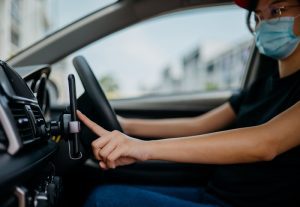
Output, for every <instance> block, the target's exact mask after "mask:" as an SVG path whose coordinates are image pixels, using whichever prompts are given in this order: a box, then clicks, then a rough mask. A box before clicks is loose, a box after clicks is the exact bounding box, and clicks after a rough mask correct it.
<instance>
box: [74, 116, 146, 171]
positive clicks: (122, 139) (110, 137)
mask: <svg viewBox="0 0 300 207" xmlns="http://www.w3.org/2000/svg"><path fill="white" fill-rule="evenodd" d="M77 115H78V118H79V119H80V120H81V121H82V122H83V123H84V124H85V125H86V126H87V127H88V128H90V129H91V130H92V131H93V132H94V133H95V134H97V135H98V136H99V138H98V139H96V140H94V141H93V142H92V150H93V154H94V156H95V158H96V159H97V160H99V165H100V167H101V168H103V169H108V168H116V167H117V166H122V165H128V164H131V163H134V162H136V161H138V160H141V161H144V160H146V159H147V153H146V150H145V144H146V141H142V140H138V139H135V138H132V137H129V136H127V135H125V134H123V133H121V132H119V131H116V130H115V131H112V132H110V131H107V130H105V129H104V128H102V127H101V126H99V125H97V124H96V123H95V122H93V121H91V120H90V119H89V118H87V117H86V116H85V115H83V114H82V113H81V112H79V111H77Z"/></svg>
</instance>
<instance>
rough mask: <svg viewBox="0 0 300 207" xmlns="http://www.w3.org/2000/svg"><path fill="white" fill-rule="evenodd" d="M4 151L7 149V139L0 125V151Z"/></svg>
mask: <svg viewBox="0 0 300 207" xmlns="http://www.w3.org/2000/svg"><path fill="white" fill-rule="evenodd" d="M6 149H7V138H6V135H5V133H4V130H3V128H2V126H1V124H0V151H4V150H6Z"/></svg>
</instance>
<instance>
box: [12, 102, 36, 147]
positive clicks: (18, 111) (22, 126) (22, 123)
mask: <svg viewBox="0 0 300 207" xmlns="http://www.w3.org/2000/svg"><path fill="white" fill-rule="evenodd" d="M10 110H11V113H12V115H13V117H14V119H15V121H16V125H17V128H18V130H19V134H20V137H21V140H22V142H23V144H28V143H30V142H32V141H33V140H34V133H33V130H32V126H31V123H30V120H29V117H28V115H27V113H26V110H25V105H24V104H21V103H13V104H10Z"/></svg>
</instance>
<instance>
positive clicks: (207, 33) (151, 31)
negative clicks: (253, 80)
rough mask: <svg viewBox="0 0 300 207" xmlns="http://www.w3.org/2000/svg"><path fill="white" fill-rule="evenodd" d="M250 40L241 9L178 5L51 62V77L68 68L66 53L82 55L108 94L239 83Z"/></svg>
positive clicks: (155, 92)
mask: <svg viewBox="0 0 300 207" xmlns="http://www.w3.org/2000/svg"><path fill="white" fill-rule="evenodd" d="M251 45H252V36H251V34H250V32H249V31H248V30H247V28H246V25H245V13H244V12H243V11H242V10H241V9H239V8H237V7H235V6H219V7H214V8H201V9H193V10H189V11H181V12H176V13H172V14H168V15H164V16H161V17H157V18H153V19H151V20H148V21H144V22H142V23H139V24H136V25H134V26H131V27H129V28H127V29H124V30H122V31H119V32H117V33H115V34H112V35H110V36H108V37H106V38H103V39H101V40H99V41H97V42H95V43H93V44H91V45H89V46H87V47H85V48H83V49H81V50H80V51H77V52H75V53H74V54H72V55H70V56H69V57H67V58H66V59H64V60H62V61H60V62H59V63H57V64H55V65H53V69H54V70H53V74H52V80H53V81H54V82H56V83H57V84H58V85H59V83H61V80H59V77H62V76H61V75H60V74H61V73H65V74H67V73H68V72H69V71H70V70H73V66H72V64H71V59H72V58H73V57H74V56H76V55H83V56H85V57H86V59H87V60H88V62H89V63H90V65H91V67H92V68H93V72H94V74H95V76H96V78H97V79H98V80H99V83H100V84H101V86H102V87H103V89H104V91H105V93H106V95H107V96H108V98H109V99H123V98H137V97H143V96H156V95H173V94H181V93H192V92H197V93H204V92H210V91H220V90H233V89H238V88H240V87H241V81H242V79H243V77H244V74H245V68H246V67H245V66H246V62H247V60H248V58H249V54H250V48H251ZM59 87H62V88H64V87H65V86H59ZM81 87H82V86H79V89H78V90H79V91H81V92H82V91H83V90H82V88H81ZM66 92H67V91H66ZM62 97H63V96H62ZM65 97H67V96H65ZM60 101H62V102H63V101H64V100H63V99H61V100H60Z"/></svg>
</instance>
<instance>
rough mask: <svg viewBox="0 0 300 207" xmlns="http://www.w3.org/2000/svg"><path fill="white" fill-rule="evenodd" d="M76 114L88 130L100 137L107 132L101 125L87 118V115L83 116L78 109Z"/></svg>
mask: <svg viewBox="0 0 300 207" xmlns="http://www.w3.org/2000/svg"><path fill="white" fill-rule="evenodd" d="M77 116H78V118H79V119H80V120H81V121H82V122H83V123H84V124H85V125H86V126H87V127H88V128H89V129H90V130H92V131H93V132H94V133H95V134H97V135H98V136H100V137H101V136H103V135H104V134H106V133H108V131H107V130H106V129H104V128H103V127H101V126H99V125H98V124H96V123H95V122H93V121H92V120H90V119H89V118H87V116H85V115H84V114H83V113H81V112H80V111H78V110H77Z"/></svg>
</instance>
